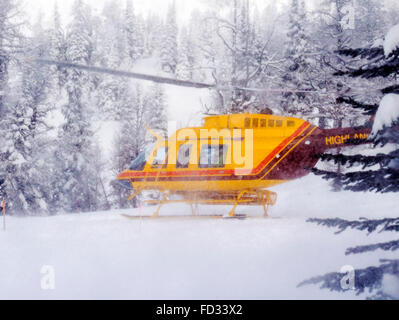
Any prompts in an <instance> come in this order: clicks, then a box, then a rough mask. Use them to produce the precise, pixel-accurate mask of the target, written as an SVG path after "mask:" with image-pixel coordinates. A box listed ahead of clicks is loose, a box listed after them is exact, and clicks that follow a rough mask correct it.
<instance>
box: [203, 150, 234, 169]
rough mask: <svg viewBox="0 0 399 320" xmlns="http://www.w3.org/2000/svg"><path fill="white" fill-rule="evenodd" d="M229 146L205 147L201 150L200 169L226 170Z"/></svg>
mask: <svg viewBox="0 0 399 320" xmlns="http://www.w3.org/2000/svg"><path fill="white" fill-rule="evenodd" d="M227 148H228V146H227V145H204V146H202V149H201V154H200V161H199V167H200V168H224V167H225V165H226V156H227Z"/></svg>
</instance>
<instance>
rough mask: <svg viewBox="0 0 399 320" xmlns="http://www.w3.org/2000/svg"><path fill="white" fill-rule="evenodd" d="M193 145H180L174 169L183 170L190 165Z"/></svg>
mask: <svg viewBox="0 0 399 320" xmlns="http://www.w3.org/2000/svg"><path fill="white" fill-rule="evenodd" d="M192 149H193V145H192V144H191V143H186V144H182V145H181V146H180V148H179V152H178V153H177V163H176V168H178V169H185V168H188V165H189V164H190V156H191V150H192Z"/></svg>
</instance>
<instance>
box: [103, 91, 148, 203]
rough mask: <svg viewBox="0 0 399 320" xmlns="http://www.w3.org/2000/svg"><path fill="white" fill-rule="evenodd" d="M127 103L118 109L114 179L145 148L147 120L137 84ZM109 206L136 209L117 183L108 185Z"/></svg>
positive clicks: (124, 190)
mask: <svg viewBox="0 0 399 320" xmlns="http://www.w3.org/2000/svg"><path fill="white" fill-rule="evenodd" d="M126 97H127V100H126V101H125V103H123V104H122V105H121V107H120V108H121V109H120V118H119V125H120V129H119V132H118V133H117V134H116V137H115V141H114V146H115V147H114V153H113V159H112V163H113V164H114V165H113V168H112V172H113V174H114V175H115V176H116V175H117V174H119V173H120V172H122V171H123V170H126V169H127V168H128V167H129V165H130V164H131V163H132V161H133V160H134V159H136V158H137V156H138V155H139V154H140V153H141V152H142V151H143V150H144V149H145V147H146V144H147V142H148V141H147V139H146V137H147V131H146V126H148V122H149V119H150V112H149V108H148V99H147V97H146V95H145V93H144V91H143V88H142V86H140V85H139V84H137V85H136V86H135V87H134V90H132V89H129V90H128V94H127V96H126ZM111 187H112V191H111V202H112V205H113V206H114V207H117V208H127V207H130V206H136V205H137V202H136V200H134V201H133V202H128V201H127V198H128V197H129V195H130V194H129V192H130V193H131V190H129V188H126V187H124V186H123V185H121V184H119V183H118V182H117V181H112V182H111Z"/></svg>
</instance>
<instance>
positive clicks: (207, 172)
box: [118, 122, 310, 180]
mask: <svg viewBox="0 0 399 320" xmlns="http://www.w3.org/2000/svg"><path fill="white" fill-rule="evenodd" d="M309 126H310V124H309V123H307V122H305V123H303V124H302V125H301V126H300V127H299V128H298V130H296V131H295V132H294V133H293V134H292V135H291V136H290V137H288V138H286V139H285V140H284V141H283V142H282V143H281V144H280V145H279V146H278V147H277V148H275V149H274V150H273V151H272V152H271V153H269V154H268V156H267V157H266V158H265V159H264V160H263V161H262V162H261V163H260V164H259V165H258V166H257V167H256V169H253V170H252V172H251V173H250V174H249V175H256V174H257V173H259V172H260V171H261V170H262V169H263V168H264V167H265V166H266V165H267V164H268V163H269V162H270V161H272V160H273V159H274V158H275V157H276V155H277V154H278V153H280V152H281V151H282V150H283V149H284V148H286V147H287V146H288V144H289V143H290V142H291V141H292V140H294V139H295V138H297V137H298V136H299V135H300V134H301V133H302V132H303V131H304V130H305V129H307V128H308V127H309ZM234 174H236V170H223V169H217V170H215V169H213V170H192V171H187V170H182V171H169V172H168V171H163V172H160V171H159V170H158V171H153V172H137V171H126V172H123V173H121V174H120V175H119V176H118V179H120V180H124V179H134V178H145V177H170V176H208V175H234Z"/></svg>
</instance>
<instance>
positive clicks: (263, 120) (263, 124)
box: [260, 119, 267, 128]
mask: <svg viewBox="0 0 399 320" xmlns="http://www.w3.org/2000/svg"><path fill="white" fill-rule="evenodd" d="M266 123H267V122H266V119H261V120H260V126H261V127H262V128H266Z"/></svg>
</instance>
